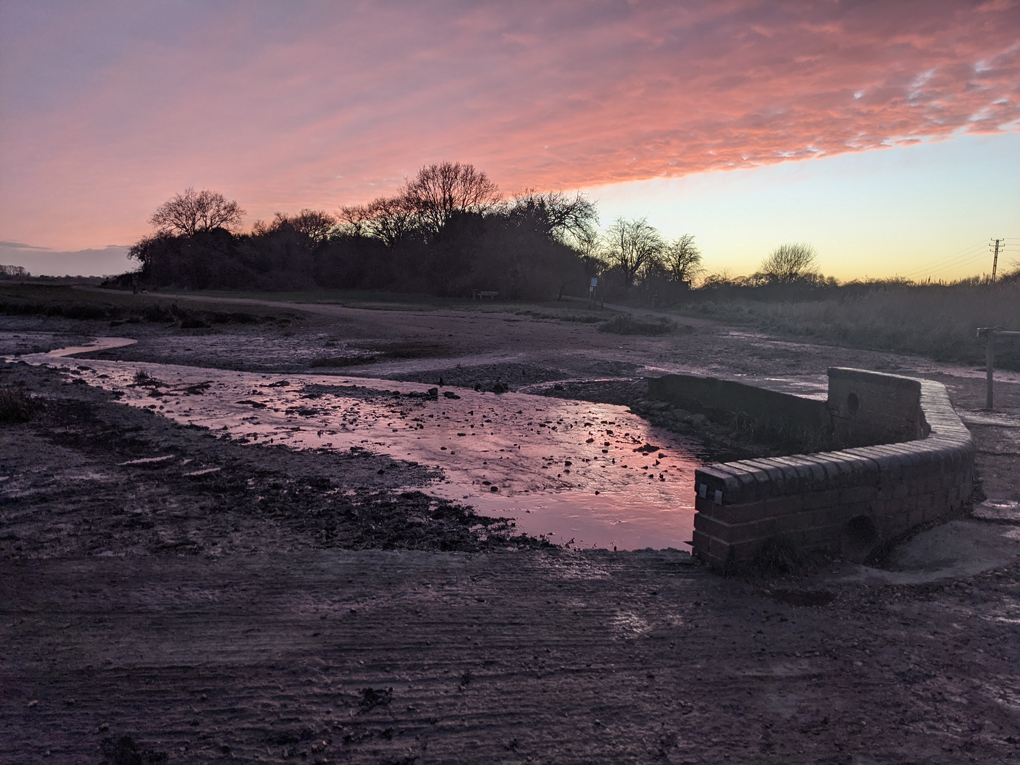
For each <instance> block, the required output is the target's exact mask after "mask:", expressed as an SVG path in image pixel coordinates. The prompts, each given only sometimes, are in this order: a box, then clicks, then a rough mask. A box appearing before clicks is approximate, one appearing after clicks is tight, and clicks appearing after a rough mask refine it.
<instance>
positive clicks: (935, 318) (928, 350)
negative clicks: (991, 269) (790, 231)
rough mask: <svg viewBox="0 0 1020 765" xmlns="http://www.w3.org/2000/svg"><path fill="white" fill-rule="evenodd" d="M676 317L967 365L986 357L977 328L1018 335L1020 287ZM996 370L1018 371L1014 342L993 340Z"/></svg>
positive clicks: (936, 290) (703, 306)
mask: <svg viewBox="0 0 1020 765" xmlns="http://www.w3.org/2000/svg"><path fill="white" fill-rule="evenodd" d="M681 313H683V314H685V315H691V316H702V317H706V318H713V319H718V320H720V321H726V322H733V323H739V324H749V325H752V326H755V327H757V328H759V329H762V330H764V331H766V332H768V331H772V332H783V333H788V334H794V335H802V336H805V337H811V338H816V339H818V340H823V341H828V342H832V343H837V344H840V345H849V346H853V347H857V348H868V349H872V350H882V351H896V352H899V353H905V354H912V355H919V356H927V357H929V358H932V359H937V360H940V361H956V362H961V363H967V364H970V363H980V362H982V361H983V359H984V352H985V351H984V343H983V341H978V339H977V337H976V330H977V328H978V327H1001V328H1003V329H1010V330H1020V283H1017V282H1012V283H999V284H979V285H973V284H966V285H951V286H942V285H924V286H921V285H919V286H896V287H888V288H884V289H877V290H874V291H872V292H869V293H867V294H864V295H858V296H853V297H843V298H840V297H832V298H828V299H825V300H818V301H800V302H775V303H770V302H764V301H756V300H746V299H744V300H729V301H725V302H723V301H719V302H703V303H697V304H691V305H688V306H687V307H686V308H684V309H681ZM996 365H997V366H1001V367H1003V368H1007V369H1020V342H1016V341H1015V340H1007V339H1001V340H999V341H998V346H997V352H996Z"/></svg>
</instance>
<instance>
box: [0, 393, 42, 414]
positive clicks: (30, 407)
mask: <svg viewBox="0 0 1020 765" xmlns="http://www.w3.org/2000/svg"><path fill="white" fill-rule="evenodd" d="M38 407H39V404H38V403H37V402H36V401H35V400H34V399H33V398H32V397H31V396H29V395H28V394H27V393H25V391H23V390H21V389H20V388H15V387H12V386H10V385H0V423H15V422H27V421H28V420H30V419H31V417H32V414H33V413H34V412H35V410H36V409H37V408H38Z"/></svg>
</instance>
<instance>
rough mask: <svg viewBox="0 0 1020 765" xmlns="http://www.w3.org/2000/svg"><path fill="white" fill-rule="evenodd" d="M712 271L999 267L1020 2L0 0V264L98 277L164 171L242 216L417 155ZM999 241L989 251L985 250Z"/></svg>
mask: <svg viewBox="0 0 1020 765" xmlns="http://www.w3.org/2000/svg"><path fill="white" fill-rule="evenodd" d="M441 161H459V162H465V163H471V164H473V165H474V166H475V167H476V168H478V169H480V170H483V171H485V172H486V173H487V174H488V175H489V177H490V178H492V179H493V180H494V181H496V182H497V183H498V184H499V186H500V188H501V189H502V190H503V191H504V192H505V193H508V194H512V193H515V192H520V191H523V190H525V189H536V190H540V191H544V190H565V191H573V190H576V189H583V190H584V191H585V193H587V194H588V195H589V196H590V197H591V198H592V199H594V200H596V201H597V202H598V204H599V208H600V212H601V216H602V221H603V223H604V224H608V223H610V222H611V221H612V220H613V219H614V218H615V217H617V216H620V215H623V216H626V217H647V219H648V221H649V222H650V223H651V224H652V225H654V226H656V227H658V228H659V229H660V230H661V231H662V232H663V234H664V235H666V236H670V237H675V236H678V235H680V234H682V233H692V234H694V235H695V237H696V241H697V243H698V244H699V246H700V247H701V249H702V251H703V253H704V256H705V264H706V266H707V267H708V268H709V269H710V270H712V271H723V270H728V271H729V272H731V273H734V274H740V273H750V272H751V271H753V270H754V268H755V266H756V265H757V263H758V262H759V261H760V260H761V258H762V257H764V256H765V255H767V254H768V252H769V251H771V250H772V249H774V248H775V247H776V246H778V245H780V244H783V243H786V242H808V243H810V244H812V245H814V246H815V248H816V249H817V250H818V253H819V262H820V265H821V267H822V270H823V271H824V272H825V273H827V274H831V275H834V276H837V277H838V278H841V279H852V278H859V277H864V276H871V277H887V276H893V275H897V274H898V275H905V276H910V277H912V278H927V277H928V276H932V277H933V278H945V279H951V278H958V277H960V276H969V275H978V274H980V273H982V272H987V271H989V270H990V267H991V253H989V252H988V243H989V239H990V238H993V237H1006V238H1007V244H1008V245H1009V247H1008V248H1007V253H1006V254H1005V255H1004V256H1003V257H1002V258H1001V259H1000V269H1001V267H1002V262H1003V261H1005V264H1006V265H1007V266H1008V264H1009V262H1010V261H1011V259H1013V260H1015V259H1016V258H1018V257H1020V252H1018V250H1020V174H1018V172H1017V170H1018V169H1020V3H1018V2H1014V1H1013V0H989V1H987V2H981V1H977V0H975V1H974V2H962V1H959V0H957V1H954V2H948V1H945V0H922V1H920V2H911V1H910V0H897V1H896V2H879V1H878V0H853V1H851V2H839V1H837V0H819V1H818V2H811V1H809V0H790V1H789V2H777V1H776V0H770V1H769V2H765V1H762V0H713V1H711V2H708V1H706V2H675V3H664V2H636V1H634V2H617V1H616V0H590V1H582V0H575V1H573V2H556V0H542V1H541V2H528V1H527V0H524V1H522V2H514V3H503V2H478V1H476V0H462V1H457V0H450V1H444V2H439V1H433V2H416V3H411V2H346V3H337V2H315V1H313V0H304V1H303V2H296V3H295V2H288V3H285V2H269V1H267V0H243V1H233V2H229V1H217V0H208V1H207V2H194V1H190V0H189V1H188V2H184V1H182V0H163V2H160V3H137V2H127V1H114V0H111V1H109V2H103V1H101V0H82V1H81V2H74V3H69V2H52V1H49V0H0V263H6V264H11V265H23V266H25V267H26V268H28V270H29V271H31V272H33V273H72V274H77V273H81V274H89V273H96V274H100V273H104V274H105V273H115V272H118V271H122V270H124V269H125V267H126V266H127V262H126V261H125V260H124V251H125V249H124V248H125V247H126V246H127V245H129V244H131V243H132V242H135V241H137V240H138V239H139V238H140V237H142V236H144V235H145V234H147V233H148V232H149V231H150V226H149V224H148V222H147V221H148V218H149V216H150V215H151V214H152V212H153V210H155V208H156V207H157V206H158V205H159V204H161V203H162V202H164V201H166V200H167V199H169V198H171V197H172V196H173V195H174V194H176V193H178V192H180V191H183V190H184V189H186V188H188V187H194V188H196V189H202V188H207V189H211V190H214V191H218V192H221V193H223V194H224V195H225V196H226V197H227V198H228V199H236V200H237V201H238V202H239V203H240V205H241V206H242V207H243V208H244V209H245V210H246V211H247V216H246V219H245V221H246V223H247V224H249V225H250V224H251V223H253V222H254V221H255V220H257V219H268V218H271V217H272V215H273V213H275V212H284V213H294V212H297V211H299V210H301V209H303V208H311V209H321V210H325V211H327V212H329V211H335V210H336V208H337V207H338V206H340V205H345V204H357V203H362V202H367V201H369V200H371V199H373V198H375V197H378V196H380V195H386V194H391V193H393V192H394V191H395V190H396V189H397V187H398V186H399V185H400V184H401V183H402V182H403V181H404V179H405V178H407V177H409V176H413V175H414V173H415V172H416V171H417V170H418V169H419V168H420V167H422V166H423V165H425V164H429V163H432V162H441ZM1009 248H1012V249H1009Z"/></svg>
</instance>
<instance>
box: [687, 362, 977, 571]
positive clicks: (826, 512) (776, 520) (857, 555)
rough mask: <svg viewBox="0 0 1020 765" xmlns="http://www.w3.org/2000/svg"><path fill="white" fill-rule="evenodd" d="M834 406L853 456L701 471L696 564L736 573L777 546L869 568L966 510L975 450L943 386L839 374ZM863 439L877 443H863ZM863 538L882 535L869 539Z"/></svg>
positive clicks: (833, 379)
mask: <svg viewBox="0 0 1020 765" xmlns="http://www.w3.org/2000/svg"><path fill="white" fill-rule="evenodd" d="M851 394H852V396H851ZM848 401H849V402H850V404H851V405H850V406H848V404H847V402H848ZM829 408H830V412H831V413H832V421H833V424H834V428H835V430H836V433H837V436H839V435H840V433H841V432H842V437H843V438H844V440H845V442H846V443H848V445H849V448H846V449H843V450H840V451H831V452H822V453H818V454H803V455H795V456H792V457H775V458H769V459H754V460H741V461H738V462H727V463H719V464H714V465H708V466H706V467H704V468H702V469H700V470H697V471H696V472H695V491H696V493H697V499H696V502H695V507H696V510H697V515H696V516H695V519H694V554H695V555H697V556H698V557H699V558H701V559H702V560H703V561H704V562H706V563H708V564H709V565H711V566H713V567H715V568H717V569H723V570H727V569H732V568H739V567H740V566H742V565H746V564H747V563H749V562H750V561H751V560H752V559H753V558H754V556H755V554H756V553H757V551H758V550H759V549H760V548H761V546H762V544H764V543H765V541H766V540H768V539H770V538H775V539H781V540H785V541H787V542H789V543H791V544H793V545H795V546H797V547H799V548H802V549H806V550H811V551H819V552H826V553H832V554H836V555H843V556H845V557H849V558H851V559H863V558H864V557H865V556H866V555H867V554H868V553H869V552H870V551H872V550H874V549H876V548H878V547H879V546H881V545H883V544H886V543H888V542H890V541H891V540H894V539H896V538H897V537H899V536H901V535H903V534H904V533H906V532H907V531H909V530H910V529H911V528H912V527H914V526H917V525H919V524H921V523H928V522H931V521H937V520H945V519H949V518H951V517H953V516H955V515H958V514H960V513H961V512H962V511H963V509H964V506H965V502H966V498H967V497H969V496H970V493H971V486H972V483H973V471H974V443H973V440H972V439H971V435H970V432H969V431H968V430H967V428H966V427H965V426H964V425H963V423H962V422H961V421H960V418H959V417H958V416H957V415H956V412H955V411H953V407H952V405H951V404H950V402H949V397H948V395H947V394H946V389H945V387H944V386H943V385H941V384H940V383H937V382H933V381H930V380H917V379H913V378H907V377H899V376H896V375H887V374H880V373H876V372H866V371H862V370H855V369H838V368H837V369H830V370H829ZM851 410H852V411H851ZM864 434H866V435H867V436H868V437H869V438H872V439H875V441H873V442H872V444H871V445H866V446H862V445H859V443H860V440H861V438H862V435H864ZM908 437H909V438H910V439H911V440H905V439H906V438H908ZM882 441H891V442H893V443H882ZM862 518H863V519H867V521H863V520H855V519H862ZM851 521H854V524H851ZM854 529H857V531H856V532H855V531H854ZM861 529H865V530H871V529H873V530H874V532H875V533H874V538H871V536H870V534H865V536H864V538H861V534H862V533H863V532H861ZM855 533H856V536H855Z"/></svg>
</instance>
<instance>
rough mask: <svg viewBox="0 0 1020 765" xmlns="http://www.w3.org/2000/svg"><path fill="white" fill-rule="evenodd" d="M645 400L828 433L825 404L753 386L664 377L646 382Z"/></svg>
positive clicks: (706, 378)
mask: <svg viewBox="0 0 1020 765" xmlns="http://www.w3.org/2000/svg"><path fill="white" fill-rule="evenodd" d="M648 397H649V398H653V399H657V400H659V401H669V402H670V403H672V404H677V405H678V406H682V407H683V408H685V409H689V410H691V411H695V412H706V413H708V414H717V413H730V412H734V413H738V414H743V415H746V416H748V417H751V418H753V419H755V420H758V421H760V422H763V423H774V424H775V425H777V426H785V427H784V428H783V429H793V430H805V431H819V432H825V433H828V432H831V430H832V419H831V417H830V416H829V408H828V406H827V405H826V402H824V401H816V400H814V399H810V398H803V397H802V396H794V395H791V394H789V393H779V392H777V391H772V390H767V389H765V388H757V387H755V386H753V385H746V384H744V383H739V382H735V381H733V380H719V379H717V378H715V377H697V376H695V375H664V376H662V377H655V378H650V379H649V380H648Z"/></svg>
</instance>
